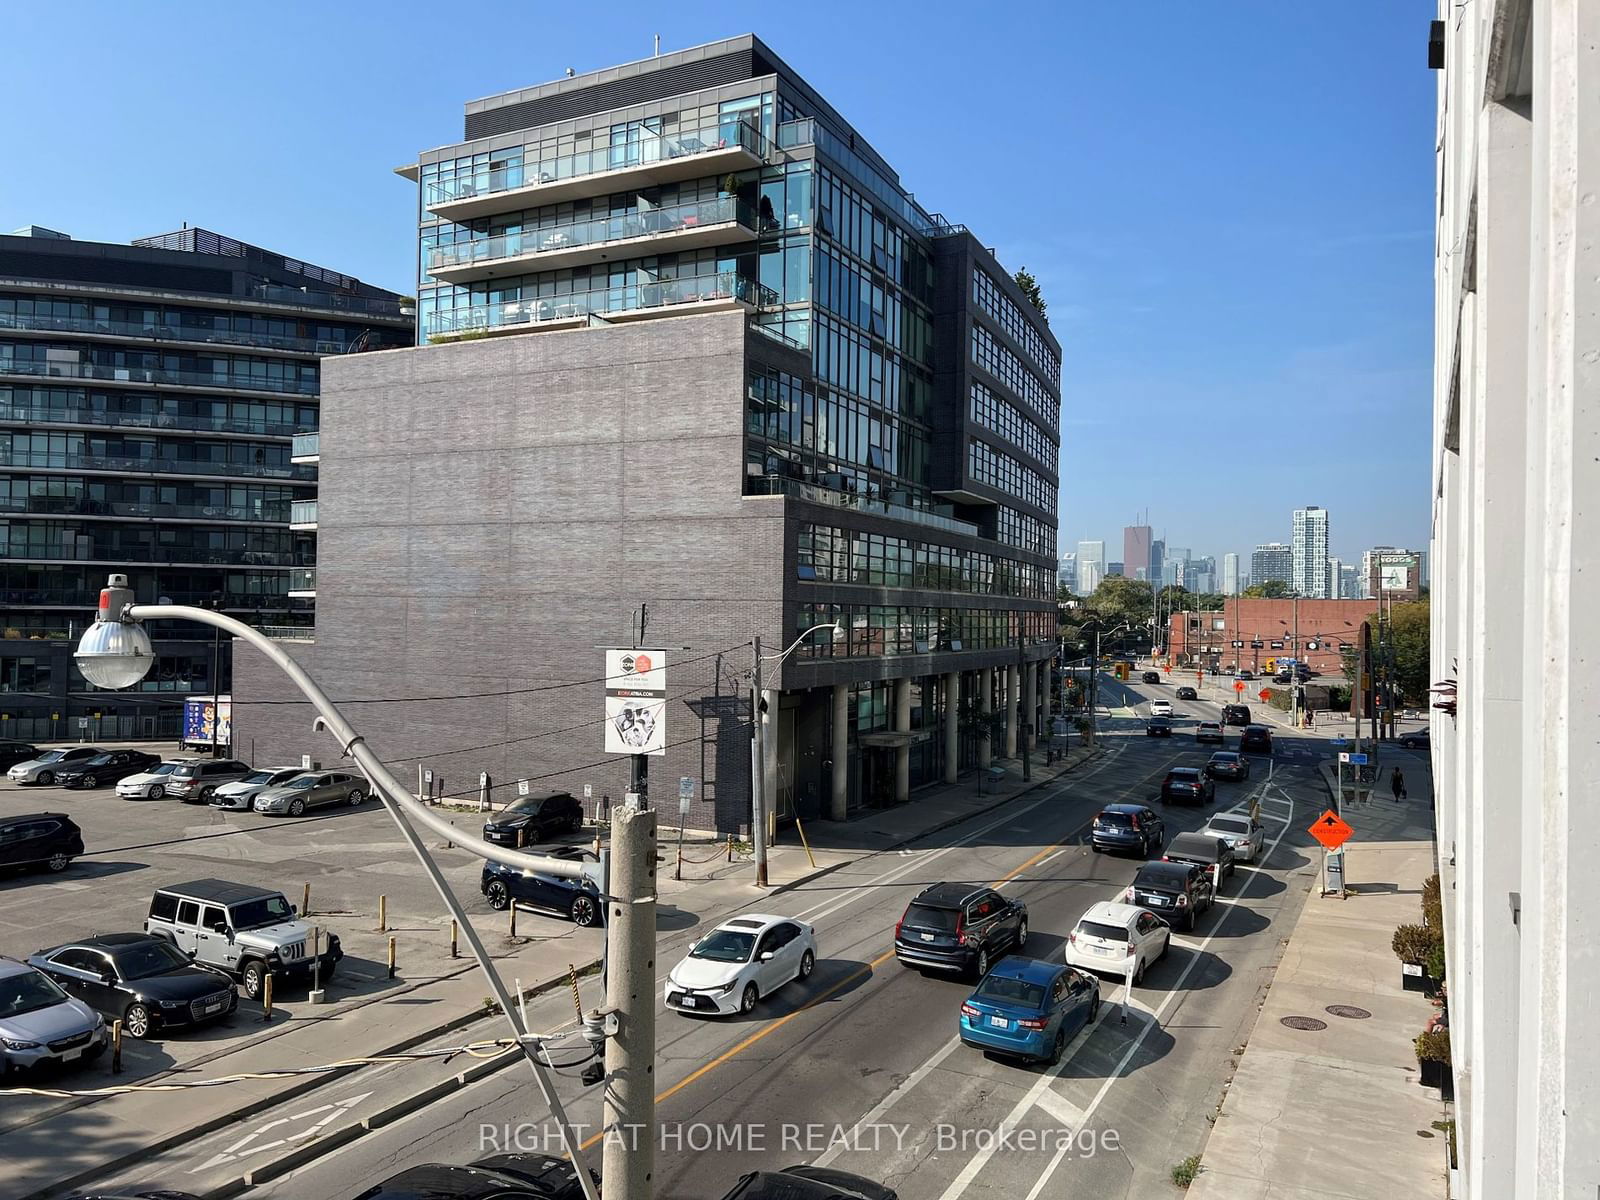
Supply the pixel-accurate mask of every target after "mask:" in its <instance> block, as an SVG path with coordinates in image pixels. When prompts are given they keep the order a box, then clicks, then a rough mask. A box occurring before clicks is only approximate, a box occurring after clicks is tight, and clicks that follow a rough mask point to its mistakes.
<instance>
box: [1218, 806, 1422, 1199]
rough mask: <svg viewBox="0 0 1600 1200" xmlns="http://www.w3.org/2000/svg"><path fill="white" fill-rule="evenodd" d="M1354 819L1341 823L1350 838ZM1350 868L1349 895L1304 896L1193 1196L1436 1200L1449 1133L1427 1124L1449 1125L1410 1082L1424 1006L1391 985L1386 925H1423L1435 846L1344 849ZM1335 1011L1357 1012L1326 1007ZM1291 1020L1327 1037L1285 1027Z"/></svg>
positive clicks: (1394, 972)
mask: <svg viewBox="0 0 1600 1200" xmlns="http://www.w3.org/2000/svg"><path fill="white" fill-rule="evenodd" d="M1385 802H1386V803H1387V801H1385ZM1411 805H1412V806H1418V801H1417V800H1415V799H1413V800H1412V801H1411ZM1373 807H1374V808H1375V809H1376V808H1377V803H1376V802H1374V806H1373ZM1363 815H1364V814H1363V813H1361V812H1360V811H1359V810H1357V811H1355V812H1352V813H1351V814H1350V819H1351V822H1352V824H1355V825H1356V828H1357V830H1358V831H1360V830H1361V829H1362V821H1361V817H1362V816H1363ZM1374 819H1377V815H1376V814H1374ZM1383 819H1384V820H1398V819H1399V814H1397V813H1396V814H1384V815H1383ZM1349 867H1350V874H1351V876H1352V877H1353V878H1354V879H1355V881H1356V882H1355V883H1354V885H1353V886H1354V888H1355V889H1356V894H1355V895H1352V896H1351V897H1350V898H1349V899H1347V900H1339V899H1336V898H1333V897H1329V898H1326V899H1323V898H1320V897H1318V896H1317V894H1316V892H1315V891H1314V890H1313V892H1312V894H1311V896H1310V897H1308V898H1307V900H1306V907H1305V910H1304V912H1303V913H1302V914H1301V916H1300V919H1299V921H1298V923H1297V924H1296V926H1295V929H1294V933H1293V934H1292V935H1291V937H1290V940H1289V944H1288V946H1287V948H1286V949H1285V950H1284V955H1283V959H1282V961H1281V962H1280V963H1279V965H1278V969H1277V973H1276V975H1275V977H1274V979H1273V982H1272V986H1271V988H1270V989H1269V990H1268V992H1267V997H1266V1001H1265V1003H1264V1004H1263V1005H1262V1008H1261V1014H1260V1016H1259V1017H1258V1019H1257V1022H1256V1027H1255V1032H1254V1033H1253V1034H1252V1035H1251V1038H1250V1043H1249V1046H1248V1048H1247V1049H1246V1051H1245V1054H1244V1057H1243V1059H1242V1060H1241V1061H1240V1063H1239V1067H1238V1070H1237V1072H1236V1073H1235V1075H1234V1077H1233V1080H1232V1083H1231V1084H1230V1086H1229V1089H1228V1093H1227V1099H1226V1100H1225V1101H1224V1103H1223V1106H1222V1110H1221V1113H1220V1115H1219V1116H1218V1118H1217V1122H1216V1125H1215V1127H1214V1128H1213V1129H1212V1132H1211V1137H1210V1139H1209V1141H1208V1142H1207V1143H1206V1146H1205V1152H1204V1154H1203V1155H1202V1156H1201V1173H1200V1175H1199V1177H1198V1178H1197V1179H1196V1180H1195V1182H1194V1184H1193V1185H1192V1186H1191V1187H1190V1188H1189V1196H1190V1197H1191V1200H1268V1198H1269V1197H1270V1198H1271V1200H1371V1198H1372V1197H1375V1196H1406V1197H1413V1196H1415V1197H1439V1198H1441V1200H1442V1198H1443V1197H1444V1196H1445V1195H1446V1178H1445V1176H1446V1171H1445V1167H1446V1159H1445V1155H1446V1150H1445V1136H1444V1134H1442V1133H1440V1132H1437V1131H1435V1130H1434V1129H1433V1128H1432V1125H1433V1122H1434V1121H1438V1120H1442V1119H1444V1118H1445V1116H1446V1111H1445V1105H1444V1104H1443V1103H1442V1102H1441V1101H1440V1099H1439V1093H1438V1092H1436V1091H1432V1090H1428V1089H1424V1088H1423V1087H1421V1086H1420V1084H1419V1082H1418V1071H1417V1061H1416V1056H1415V1054H1414V1052H1413V1049H1412V1045H1411V1042H1412V1038H1414V1037H1415V1036H1416V1035H1417V1034H1418V1033H1420V1032H1421V1031H1422V1027H1423V1025H1424V1023H1425V1022H1426V1021H1427V1019H1428V1017H1429V1016H1430V1015H1432V1013H1433V1011H1434V1010H1433V1007H1432V1005H1430V1004H1429V1003H1428V1001H1427V1000H1426V999H1425V998H1424V997H1423V996H1422V995H1421V994H1420V993H1417V992H1407V991H1404V990H1403V989H1402V988H1401V985H1400V978H1401V977H1400V964H1399V962H1398V961H1397V960H1396V959H1395V957H1394V954H1393V952H1392V951H1391V950H1390V948H1389V939H1390V936H1391V935H1392V933H1393V932H1394V929H1395V926H1397V925H1401V924H1404V923H1407V922H1415V921H1417V920H1418V919H1419V909H1418V903H1419V896H1420V894H1421V887H1422V881H1423V880H1424V879H1425V878H1426V877H1427V876H1428V875H1430V874H1432V872H1433V844H1432V842H1431V841H1430V840H1420V841H1418V840H1412V841H1361V842H1354V841H1352V843H1350V853H1349ZM1297 878H1303V876H1302V877H1297ZM1313 880H1314V876H1313ZM1312 886H1313V888H1314V887H1315V883H1314V882H1313V885H1312ZM1339 1005H1348V1006H1352V1007H1353V1008H1354V1009H1356V1010H1358V1011H1356V1012H1355V1013H1353V1014H1351V1015H1347V1016H1340V1015H1337V1014H1336V1013H1333V1012H1330V1006H1339ZM1362 1013H1370V1014H1371V1015H1370V1017H1362V1015H1361V1014H1362ZM1295 1017H1310V1018H1314V1019H1315V1020H1316V1021H1318V1022H1322V1023H1324V1025H1325V1028H1322V1029H1311V1030H1301V1029H1295V1028H1291V1027H1289V1026H1287V1025H1285V1024H1284V1023H1283V1022H1284V1020H1285V1019H1286V1018H1295Z"/></svg>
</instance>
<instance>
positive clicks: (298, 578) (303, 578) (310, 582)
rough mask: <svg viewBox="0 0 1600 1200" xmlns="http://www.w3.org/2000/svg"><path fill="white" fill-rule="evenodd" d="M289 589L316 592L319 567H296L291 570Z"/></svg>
mask: <svg viewBox="0 0 1600 1200" xmlns="http://www.w3.org/2000/svg"><path fill="white" fill-rule="evenodd" d="M289 590H290V591H291V592H314V591H316V590H317V569H316V568H315V567H296V568H295V569H294V570H292V571H290V572H289Z"/></svg>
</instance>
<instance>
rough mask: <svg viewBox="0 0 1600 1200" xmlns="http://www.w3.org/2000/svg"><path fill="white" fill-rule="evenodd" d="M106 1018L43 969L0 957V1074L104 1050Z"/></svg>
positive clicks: (95, 1055) (86, 1056)
mask: <svg viewBox="0 0 1600 1200" xmlns="http://www.w3.org/2000/svg"><path fill="white" fill-rule="evenodd" d="M108 1037H109V1035H108V1034H107V1032H106V1023H105V1021H103V1020H101V1018H100V1014H99V1013H97V1012H95V1011H94V1009H92V1008H90V1007H89V1006H88V1005H87V1004H85V1003H84V1002H83V1001H82V1000H76V999H74V998H73V997H71V996H69V995H67V993H66V992H65V991H64V990H63V989H62V987H61V985H60V984H58V983H57V982H56V981H55V980H53V979H51V978H50V977H49V976H48V975H46V974H45V973H44V972H43V971H40V970H39V969H37V968H36V967H31V966H29V965H28V964H27V963H25V962H21V961H19V960H17V959H15V958H9V957H4V956H0V1075H3V1074H5V1073H7V1072H9V1071H11V1070H13V1069H15V1068H22V1067H35V1066H39V1065H40V1064H42V1063H69V1062H78V1061H80V1060H85V1059H93V1058H98V1057H99V1056H100V1055H101V1054H103V1053H105V1048H106V1042H107V1040H108Z"/></svg>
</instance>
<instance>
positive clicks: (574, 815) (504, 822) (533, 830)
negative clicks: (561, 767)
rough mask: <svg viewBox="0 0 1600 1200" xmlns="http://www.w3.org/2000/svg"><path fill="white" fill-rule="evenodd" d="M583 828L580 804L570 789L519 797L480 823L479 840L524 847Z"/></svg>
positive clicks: (499, 844)
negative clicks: (481, 837) (481, 824)
mask: <svg viewBox="0 0 1600 1200" xmlns="http://www.w3.org/2000/svg"><path fill="white" fill-rule="evenodd" d="M582 827H583V805H581V804H579V803H578V800H577V797H575V796H573V795H572V794H571V793H570V792H535V793H534V794H533V795H531V796H519V797H517V799H515V800H513V801H512V802H511V803H510V804H508V805H506V808H505V811H504V812H501V813H499V814H497V815H495V816H493V817H490V818H489V819H488V820H487V821H485V822H484V825H483V840H484V841H486V842H489V843H491V844H493V845H496V846H526V845H528V844H529V843H531V842H538V841H542V840H544V839H545V838H548V837H550V836H552V835H553V834H557V833H577V832H578V830H579V829H581V828H582Z"/></svg>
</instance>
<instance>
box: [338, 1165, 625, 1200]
mask: <svg viewBox="0 0 1600 1200" xmlns="http://www.w3.org/2000/svg"><path fill="white" fill-rule="evenodd" d="M589 1175H590V1177H591V1178H593V1180H594V1182H595V1186H596V1189H597V1190H598V1187H599V1183H600V1177H599V1176H598V1175H596V1174H595V1173H594V1172H593V1171H592V1170H591V1171H590V1172H589ZM452 1197H460V1200H583V1185H582V1184H581V1183H580V1182H579V1181H578V1169H577V1168H576V1167H575V1166H573V1165H572V1163H571V1162H569V1161H568V1160H567V1159H565V1158H561V1157H558V1156H556V1155H554V1154H493V1155H490V1156H489V1157H488V1158H480V1159H478V1160H476V1161H475V1162H472V1163H469V1164H467V1165H465V1166H457V1165H456V1164H454V1163H419V1164H418V1165H417V1166H414V1167H407V1168H406V1169H405V1170H404V1171H401V1172H400V1173H399V1174H398V1175H391V1176H390V1177H389V1178H388V1179H385V1180H384V1181H383V1182H382V1183H376V1184H373V1186H371V1187H369V1188H368V1189H367V1190H366V1191H364V1192H362V1193H361V1194H360V1195H359V1196H357V1197H356V1200H451V1198H452Z"/></svg>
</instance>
